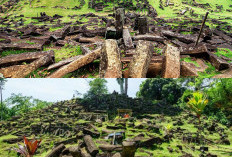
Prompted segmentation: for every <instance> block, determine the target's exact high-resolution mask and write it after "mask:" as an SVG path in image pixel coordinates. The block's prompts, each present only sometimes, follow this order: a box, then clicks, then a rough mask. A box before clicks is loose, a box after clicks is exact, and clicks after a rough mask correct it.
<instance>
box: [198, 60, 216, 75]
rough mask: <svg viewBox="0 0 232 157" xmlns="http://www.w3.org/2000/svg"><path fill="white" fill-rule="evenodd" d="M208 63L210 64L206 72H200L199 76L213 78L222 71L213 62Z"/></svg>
mask: <svg viewBox="0 0 232 157" xmlns="http://www.w3.org/2000/svg"><path fill="white" fill-rule="evenodd" d="M206 64H207V65H208V68H207V69H206V70H205V71H204V72H198V74H199V78H211V77H213V76H215V75H218V74H220V72H218V71H216V68H215V67H214V66H213V65H212V64H210V63H206Z"/></svg>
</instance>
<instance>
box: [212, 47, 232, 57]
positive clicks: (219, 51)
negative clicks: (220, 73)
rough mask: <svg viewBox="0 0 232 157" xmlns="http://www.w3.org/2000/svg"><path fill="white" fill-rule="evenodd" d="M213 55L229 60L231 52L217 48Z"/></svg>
mask: <svg viewBox="0 0 232 157" xmlns="http://www.w3.org/2000/svg"><path fill="white" fill-rule="evenodd" d="M215 55H217V56H218V57H221V56H225V57H227V58H229V59H232V51H231V50H230V49H226V48H218V49H217V52H216V53H215Z"/></svg>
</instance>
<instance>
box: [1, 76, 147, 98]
mask: <svg viewBox="0 0 232 157" xmlns="http://www.w3.org/2000/svg"><path fill="white" fill-rule="evenodd" d="M90 80H92V79H83V78H77V79H69V78H67V79H65V78H62V79H38V78H37V79H31V78H30V79H25V78H24V79H13V78H12V79H7V82H6V83H5V86H4V90H3V100H5V99H7V98H8V97H10V96H11V94H12V93H14V94H19V93H22V95H23V96H32V97H33V98H36V99H40V100H44V101H49V102H56V101H61V100H69V99H71V98H72V97H73V94H74V93H75V91H76V90H77V91H78V92H80V93H81V94H84V93H86V92H87V91H88V89H89V85H88V81H90ZM106 80H107V87H108V90H109V92H110V93H112V92H113V91H114V90H115V91H117V92H119V91H120V87H119V85H118V83H117V81H116V79H106ZM144 80H145V79H133V78H130V79H129V80H128V95H129V96H130V97H135V96H136V92H137V91H138V90H139V85H140V84H141V83H142V81H144Z"/></svg>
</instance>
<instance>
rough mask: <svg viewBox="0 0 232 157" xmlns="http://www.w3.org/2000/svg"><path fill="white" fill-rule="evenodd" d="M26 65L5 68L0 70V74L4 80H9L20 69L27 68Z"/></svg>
mask: <svg viewBox="0 0 232 157" xmlns="http://www.w3.org/2000/svg"><path fill="white" fill-rule="evenodd" d="M27 66H28V65H13V66H9V67H6V68H1V69H0V73H1V74H3V76H4V77H5V78H11V77H12V76H13V75H15V74H16V73H17V71H19V70H20V69H22V68H25V67H27Z"/></svg>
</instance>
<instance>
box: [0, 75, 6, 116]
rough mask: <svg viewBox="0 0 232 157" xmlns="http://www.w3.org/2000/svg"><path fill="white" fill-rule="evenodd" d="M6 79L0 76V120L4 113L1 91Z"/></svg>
mask: <svg viewBox="0 0 232 157" xmlns="http://www.w3.org/2000/svg"><path fill="white" fill-rule="evenodd" d="M0 74H1V73H0ZM5 82H6V79H5V78H4V77H3V75H2V74H1V75H0V95H1V120H3V114H4V113H3V111H4V106H3V102H2V90H3V87H4V85H5Z"/></svg>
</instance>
